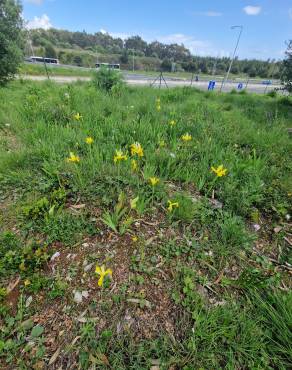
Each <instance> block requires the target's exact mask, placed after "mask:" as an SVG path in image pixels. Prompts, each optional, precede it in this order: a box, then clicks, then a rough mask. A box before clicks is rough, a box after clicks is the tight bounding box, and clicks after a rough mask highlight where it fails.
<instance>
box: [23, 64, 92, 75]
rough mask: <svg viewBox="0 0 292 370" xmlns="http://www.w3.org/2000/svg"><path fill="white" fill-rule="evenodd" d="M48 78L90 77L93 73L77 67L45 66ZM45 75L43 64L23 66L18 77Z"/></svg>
mask: <svg viewBox="0 0 292 370" xmlns="http://www.w3.org/2000/svg"><path fill="white" fill-rule="evenodd" d="M47 71H48V74H49V76H77V77H91V76H92V74H93V72H92V71H90V70H86V69H83V68H79V67H75V68H74V67H73V68H70V67H52V66H50V65H49V64H47ZM46 74H47V72H46V69H45V66H44V64H41V63H39V64H23V65H22V66H21V68H20V70H19V75H20V76H25V75H29V76H45V75H46Z"/></svg>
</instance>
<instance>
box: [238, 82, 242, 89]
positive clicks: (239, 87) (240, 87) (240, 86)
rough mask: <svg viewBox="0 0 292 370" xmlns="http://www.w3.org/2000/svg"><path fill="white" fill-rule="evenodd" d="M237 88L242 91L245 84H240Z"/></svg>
mask: <svg viewBox="0 0 292 370" xmlns="http://www.w3.org/2000/svg"><path fill="white" fill-rule="evenodd" d="M237 88H238V90H241V89H242V88H243V83H242V82H240V83H239V84H238V86H237Z"/></svg>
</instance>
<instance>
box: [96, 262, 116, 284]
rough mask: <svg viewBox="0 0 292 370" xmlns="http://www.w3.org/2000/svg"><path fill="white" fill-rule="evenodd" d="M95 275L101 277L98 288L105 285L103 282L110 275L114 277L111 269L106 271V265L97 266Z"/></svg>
mask: <svg viewBox="0 0 292 370" xmlns="http://www.w3.org/2000/svg"><path fill="white" fill-rule="evenodd" d="M95 273H96V274H97V275H99V276H100V277H99V279H98V283H97V284H98V286H102V285H103V280H104V278H105V277H106V276H107V275H109V276H110V277H112V275H113V272H112V270H111V269H105V267H104V265H102V266H98V265H96V267H95Z"/></svg>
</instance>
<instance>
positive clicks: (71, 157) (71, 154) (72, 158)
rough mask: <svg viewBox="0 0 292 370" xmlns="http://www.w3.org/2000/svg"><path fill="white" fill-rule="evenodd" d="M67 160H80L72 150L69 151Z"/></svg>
mask: <svg viewBox="0 0 292 370" xmlns="http://www.w3.org/2000/svg"><path fill="white" fill-rule="evenodd" d="M67 162H73V163H78V162H80V158H79V156H78V155H75V154H74V153H73V152H70V157H69V158H67Z"/></svg>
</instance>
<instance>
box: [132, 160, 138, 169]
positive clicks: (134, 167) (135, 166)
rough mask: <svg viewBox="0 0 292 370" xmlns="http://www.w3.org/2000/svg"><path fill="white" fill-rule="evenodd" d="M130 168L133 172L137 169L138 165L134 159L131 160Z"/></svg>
mask: <svg viewBox="0 0 292 370" xmlns="http://www.w3.org/2000/svg"><path fill="white" fill-rule="evenodd" d="M131 168H132V171H133V172H135V171H137V169H138V164H137V161H136V160H135V159H132V160H131Z"/></svg>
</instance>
